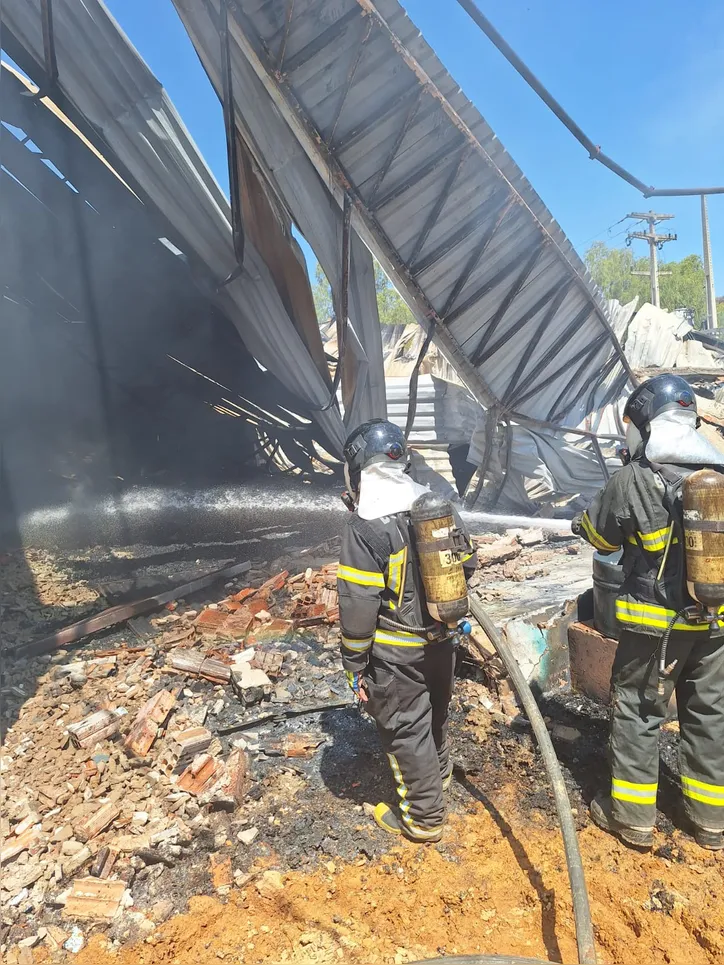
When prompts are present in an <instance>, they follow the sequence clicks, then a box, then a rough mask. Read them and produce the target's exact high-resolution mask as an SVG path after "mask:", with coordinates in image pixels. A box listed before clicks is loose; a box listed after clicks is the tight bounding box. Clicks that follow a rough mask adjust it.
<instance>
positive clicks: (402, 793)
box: [387, 754, 410, 815]
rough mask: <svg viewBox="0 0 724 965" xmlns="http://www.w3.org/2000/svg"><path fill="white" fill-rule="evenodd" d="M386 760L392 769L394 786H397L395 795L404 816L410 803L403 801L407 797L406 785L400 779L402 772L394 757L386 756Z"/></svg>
mask: <svg viewBox="0 0 724 965" xmlns="http://www.w3.org/2000/svg"><path fill="white" fill-rule="evenodd" d="M387 758H388V760H389V762H390V767H391V768H392V774H393V776H394V778H395V784H396V785H397V793H398V795H399V797H400V800H401V801H402V804H401V805H400V811H402V813H403V815H404V814H406V813H407V812H408V811H409V810H410V802H409V801H406V800H405V798H406V797H407V785H406V784H405V780H404V778H403V777H402V771H401V770H400V765H399V764H398V762H397V758H396V757H395V755H394V754H388V755H387Z"/></svg>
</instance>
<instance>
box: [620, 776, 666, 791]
mask: <svg viewBox="0 0 724 965" xmlns="http://www.w3.org/2000/svg"><path fill="white" fill-rule="evenodd" d="M612 783H613V786H614V787H622V788H625V789H628V790H629V791H656V790H657V789H658V786H659V785H658V783H654V784H634V782H633V781H621V780H619V778H617V777H614V778H613V780H612Z"/></svg>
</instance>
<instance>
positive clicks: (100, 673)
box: [53, 653, 118, 680]
mask: <svg viewBox="0 0 724 965" xmlns="http://www.w3.org/2000/svg"><path fill="white" fill-rule="evenodd" d="M117 664H118V659H117V657H116V655H115V654H111V653H109V654H105V655H103V656H100V657H93V658H92V659H91V660H75V661H73V663H66V664H61V665H60V666H59V667H56V668H55V670H54V672H53V677H54V679H55V680H62V679H63V678H64V677H72V676H73V675H74V674H83V675H84V676H86V677H89V678H93V677H95V678H99V679H100V678H103V677H110V675H111V674H112V673H115V671H116V668H117Z"/></svg>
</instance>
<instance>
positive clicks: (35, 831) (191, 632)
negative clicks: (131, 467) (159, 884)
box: [0, 564, 349, 950]
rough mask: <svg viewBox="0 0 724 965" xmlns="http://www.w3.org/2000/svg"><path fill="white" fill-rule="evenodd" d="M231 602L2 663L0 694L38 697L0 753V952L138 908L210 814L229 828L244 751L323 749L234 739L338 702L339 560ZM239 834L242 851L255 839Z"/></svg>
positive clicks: (203, 831)
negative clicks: (127, 633) (273, 720)
mask: <svg viewBox="0 0 724 965" xmlns="http://www.w3.org/2000/svg"><path fill="white" fill-rule="evenodd" d="M226 590H227V595H226V596H225V597H224V598H223V599H222V600H220V601H218V602H213V603H209V604H208V605H206V606H203V607H202V608H200V609H192V608H190V607H185V606H184V605H183V601H178V602H175V603H172V604H169V605H168V606H167V612H165V613H164V615H162V616H158V617H156V618H155V619H152V620H151V621H150V629H151V631H152V632H153V635H152V636H150V638H149V639H148V641H147V642H146V643H145V645H144V646H121V647H116V648H114V649H106V650H100V649H97V650H96V649H88V648H86V649H81V650H77V651H75V653H74V654H73V655H71V654H69V653H68V652H67V651H59V652H57V653H55V654H52V655H50V656H47V657H45V658H40V659H38V660H36V661H35V662H34V666H33V667H27V666H25V665H23V664H22V663H21V664H19V665H18V664H11V665H10V668H9V671H8V673H6V683H8V684H10V685H11V686H15V688H16V689H18V690H19V691H20V692H22V693H23V694H30V693H32V690H33V689H35V693H34V695H33V696H29V697H28V699H26V700H25V702H24V703H23V705H22V709H21V710H20V712H19V714H18V716H17V719H16V720H15V722H14V723H12V726H11V727H10V728H9V730H8V731H7V733H6V738H5V742H4V745H3V750H2V772H3V781H4V789H5V795H6V801H7V808H6V809H5V810H4V813H3V818H2V823H3V826H2V838H3V843H2V849H1V850H0V866H1V874H0V905H1V906H2V909H3V912H4V917H5V918H6V920H7V918H8V917H9V919H10V922H11V925H10V931H9V932H8V929H7V928H6V929H5V932H6V935H5V937H4V938H0V941H1V942H2V944H3V945H4V946H7V947H8V948H10V947H14V948H20V949H22V948H23V947H27V948H30V947H31V945H27V946H23V945H21V944H20V942H22V941H24V940H25V939H26V938H34V939H37V941H40V940H41V939H40V938H38V935H41V937H42V940H43V941H44V943H45V944H47V945H48V946H50V948H51V949H52V948H57V947H59V946H60V945H63V944H66V945H67V948H69V949H71V950H72V949H73V946H74V943H75V942H76V940H75V939H74V933H73V931H72V928H70V927H64V923H65V922H68V921H70V922H75V921H88V920H90V921H109V920H112V919H114V918H117V917H118V915H119V913H120V912H121V911H123V909H124V908H125V909H129V908H131V907H132V905H133V902H134V898H133V883H134V881H138V880H139V879H140V880H143V879H144V878H146V877H148V876H149V875H152V876H153V877H154V878H159V877H161V876H162V875H163V873H164V870H165V869H166V868H169V867H172V866H173V865H175V864H176V862H178V861H179V860H180V859H181V858H183V857H184V856H185V855H188V854H191V853H192V852H193V850H194V845H195V843H197V842H198V841H199V839H200V838H202V839H203V838H204V836H205V841H206V843H207V844H208V841H209V837H208V836H209V834H211V838H210V842H211V845H212V846H213V844H214V840H215V835H214V831H213V828H214V826H215V825H214V818H215V815H216V814H217V813H219V812H224V813H225V814H226V815H227V816H229V815H231V816H232V819H234V818H235V816H236V814H237V812H238V809H239V807H240V805H242V804H243V802H244V800H245V797H246V796H247V794H248V792H249V791H250V787H249V761H248V755H249V754H250V753H257V754H263V755H266V756H268V757H284V758H289V759H293V758H305V757H311V756H312V755H313V754H314V753H315V752H316V750H317V749H318V748H319V747H320V746H321V744H322V743H323V742H324V739H325V738H324V736H323V735H320V734H315V733H311V734H309V733H308V734H305V733H290V734H287V735H284V737H283V738H282V739H281V740H279V741H276V742H274V743H271V744H267V745H263V746H262V745H259V744H255V743H254V739H255V738H257V739H258V736H259V735H258V734H247V738H248V739H245V738H244V737H241V736H239V735H240V734H241V733H242V732H243V733H246V731H247V727H248V726H253V722H254V721H255V720H256V719H257V718H259V717H261V718H262V719H263V720H267V719H269V717H270V716H271V717H274V716H275V715H277V714H279V713H280V712H282V710H283V707H284V706H285V705H289V706H293V707H294V712H295V713H297V712H299V711H303V710H304V709H305V708H307V707H310V706H311V707H312V708H314V707H315V706H317V705H322V706H327V705H331V706H333V707H334V706H335V703H334V702H335V701H337V704H339V703H342V701H341V698H344V703H345V704H346V703H347V702H348V700H349V698H348V689H347V686H346V682H345V680H344V678H343V675H342V672H341V663H340V661H339V658H338V650H339V632H338V630H337V629H335V628H333V624H334V623H335V622H336V621H337V620H338V608H337V594H336V564H329V565H326V566H324V567H323V568H322V569H320V570H312V569H311V568H310V569H307V570H306V571H305V572H302V573H299V574H297V575H296V576H293V577H290V575H289V573H288V572H286V571H284V572H281V573H278V574H276V575H275V576H274V577H272V578H271V579H268V580H266V581H264V582H262V583H261V585H258V586H256V587H253V586H243V587H241V588H238V586H236V585H233V584H229V585H227V587H226ZM98 642H99V641H97V643H98ZM320 651H321V652H320ZM302 663H304V668H303V669H302V667H301V664H302ZM34 672H35V673H37V679H35V680H32V679H31V678H32V675H33V673H34ZM262 702H263V703H264V704H265V708H260V707H259V706H258V705H260V704H261V703H262ZM265 709H266V710H267V711H270V712H271V713H269V712H267V713H264V710H265ZM240 821H241V824H243V823H244V821H243V818H242V819H240ZM227 835H228V824H227V825H225V827H224V830H223V838H224V839H226V837H227ZM239 835H240V837H239V840H240V841H242V843H243V842H244V841H246V842H248V843H251V841H253V839H254V837H255V836H256V830H255V829H253V828H248V827H247V828H242V829H241V830H240V831H239ZM171 910H173V906H172V907H171V909H169V912H170V911H171ZM141 917H143V916H141ZM156 917H157V916H156ZM31 922H32V924H33V928H34V929H35V931H34V932H32V933H29V928H30V924H31ZM151 924H153V920H152V921H151ZM10 933H13V934H10ZM67 943H70V944H67ZM3 950H4V949H3Z"/></svg>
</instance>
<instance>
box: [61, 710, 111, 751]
mask: <svg viewBox="0 0 724 965" xmlns="http://www.w3.org/2000/svg"><path fill="white" fill-rule="evenodd" d="M120 729H121V717H120V716H119V715H118V714H117V713H116V712H115V711H113V710H99V711H98V712H97V713H95V714H91V715H90V717H86V718H85V719H84V720H81V721H79V722H78V723H77V724H68V727H67V731H68V733H69V734H70V739H71V740H72V742H73V746H74V747H91V746H92V745H93V744H95V743H96V741H100V740H105V739H107V738H109V737H113V736H114V735H115V734H117V733H118V731H119V730H120Z"/></svg>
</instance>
